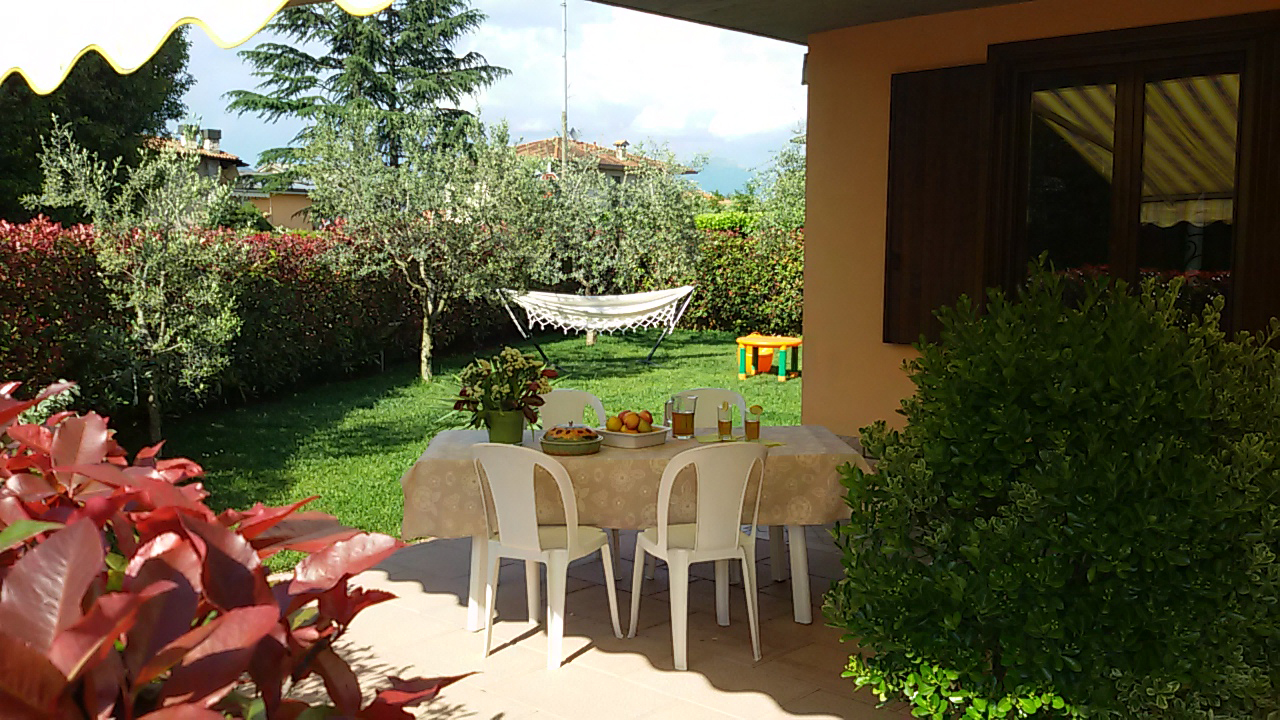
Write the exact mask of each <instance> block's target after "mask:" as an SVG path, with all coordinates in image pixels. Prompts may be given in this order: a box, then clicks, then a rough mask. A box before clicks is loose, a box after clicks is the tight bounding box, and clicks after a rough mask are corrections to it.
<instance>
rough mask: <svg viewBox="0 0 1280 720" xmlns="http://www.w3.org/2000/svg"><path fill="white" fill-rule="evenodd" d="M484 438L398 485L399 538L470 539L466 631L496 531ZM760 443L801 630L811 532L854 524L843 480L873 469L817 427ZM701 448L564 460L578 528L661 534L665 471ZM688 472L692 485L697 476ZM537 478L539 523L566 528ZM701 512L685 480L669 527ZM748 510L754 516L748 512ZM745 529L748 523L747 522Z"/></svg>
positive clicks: (529, 438) (456, 434) (479, 433)
mask: <svg viewBox="0 0 1280 720" xmlns="http://www.w3.org/2000/svg"><path fill="white" fill-rule="evenodd" d="M540 435H541V431H537V432H531V431H526V432H525V435H524V442H523V445H524V446H525V447H531V448H534V449H539V446H538V442H537V437H539V436H540ZM487 439H488V436H487V433H486V431H484V430H449V431H445V432H442V433H440V434H439V435H436V436H435V438H434V439H432V440H431V442H430V443H429V444H428V446H427V449H426V451H425V452H423V453H422V456H421V457H419V458H418V461H417V462H416V463H414V465H413V467H411V468H410V469H409V470H408V472H406V473H405V474H404V476H403V477H401V478H400V486H401V488H402V489H403V491H404V519H403V522H402V523H401V535H402V537H404V538H405V539H406V540H412V539H417V538H423V537H436V538H458V537H470V538H471V579H470V584H469V590H468V600H467V609H468V612H467V629H469V630H476V629H479V628H480V627H481V626H482V624H483V623H482V622H481V619H480V615H481V610H480V608H481V607H482V606H483V604H484V586H485V579H484V570H483V568H484V567H485V565H486V556H487V554H488V540H489V536H488V534H487V533H488V529H487V527H488V526H487V523H486V518H485V510H484V502H483V499H482V492H483V490H482V489H481V486H480V483H479V480H478V478H477V477H476V470H475V466H474V465H473V462H472V459H471V446H472V445H475V444H477V443H482V442H487ZM760 440H761V442H765V443H777V444H776V445H771V446H770V448H769V457H768V460H767V461H766V462H765V471H764V489H763V492H762V493H761V498H760V516H759V519H758V523H759V524H760V525H767V526H771V527H775V528H777V527H778V526H786V527H787V534H788V536H789V540H790V551H791V552H790V555H791V578H792V580H791V587H792V600H793V603H794V606H795V607H794V610H795V613H794V614H795V621H796V622H798V623H805V624H808V623H811V622H813V617H812V606H811V598H810V591H809V558H808V545H807V542H806V540H805V533H804V526H806V525H827V524H830V523H833V522H836V521H838V520H842V519H847V518H848V517H849V509H848V507H847V506H846V505H845V502H844V498H845V494H846V492H845V489H844V487H843V486H842V485H841V484H840V474H839V472H838V471H837V468H839V467H840V466H841V465H844V464H845V463H855V464H857V465H858V466H860V467H862V468H863V469H867V470H869V468H868V466H867V464H866V461H865V460H864V459H863V457H862V456H861V455H860V454H859V453H858V452H857V451H856V450H854V449H853V448H852V447H850V446H849V445H848V444H846V443H845V442H844V441H842V440H841V439H840V438H838V437H836V436H835V435H834V434H833V433H832V432H831V431H830V430H828V429H826V428H825V427H821V426H818V425H796V426H778V427H762V428H761V429H760ZM698 446H699V443H698V442H697V441H696V440H675V439H671V438H669V439H668V440H667V442H666V443H664V444H661V445H656V446H653V447H648V448H639V449H623V448H615V447H603V448H601V450H600V452H599V453H597V454H594V455H583V456H575V457H557V458H556V459H557V460H559V461H560V463H561V464H562V465H564V467H565V469H566V470H567V471H568V473H569V478H570V480H571V481H572V483H573V490H574V494H575V496H576V498H577V506H578V522H579V524H581V525H589V526H594V527H601V528H618V529H624V530H643V529H647V528H652V527H656V526H657V522H658V484H659V481H660V480H661V478H662V472H663V470H664V469H665V468H666V466H667V463H668V462H669V461H670V460H671V458H673V457H674V456H676V455H677V454H679V453H680V452H682V451H684V450H688V449H690V448H694V447H698ZM685 472H687V473H689V474H690V478H691V477H692V468H689V469H687V470H686V471H685ZM539 476H540V477H535V493H536V497H537V500H536V501H535V502H536V503H537V506H538V507H537V512H538V522H539V523H545V524H559V523H563V522H564V518H563V514H564V510H563V507H562V506H561V503H560V498H559V495H558V493H557V492H556V490H555V489H554V488H555V486H554V484H553V483H552V481H551V478H550V476H548V475H543V474H542V473H541V471H539ZM696 509H697V501H696V484H695V482H692V481H689V479H686V478H680V479H678V480H677V482H676V484H675V487H674V489H673V493H672V498H671V505H670V522H671V523H673V524H674V523H688V522H693V521H694V519H695V513H696ZM749 512H750V509H749V508H748V509H747V510H746V513H749ZM744 515H745V516H744V522H748V523H749V522H750V517H749V515H746V514H745V513H744ZM770 542H771V554H772V557H771V559H770V561H771V563H772V565H773V571H774V577H775V579H782V575H781V574H780V573H781V568H780V558H781V555H782V542H781V536H780V533H771V534H770ZM536 577H537V575H536V574H531V578H530V579H529V582H530V587H529V594H530V598H534V597H537V594H536V593H537V590H536V588H537V586H536V583H537V580H536Z"/></svg>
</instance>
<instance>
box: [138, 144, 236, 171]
mask: <svg viewBox="0 0 1280 720" xmlns="http://www.w3.org/2000/svg"><path fill="white" fill-rule="evenodd" d="M147 145H149V146H150V147H152V148H155V149H156V150H159V149H160V148H166V147H167V148H173V149H175V150H177V151H178V152H195V153H196V154H197V155H202V156H204V157H207V158H213V159H214V160H227V161H229V162H233V163H235V164H236V166H237V167H248V166H249V163H247V162H245V161H243V160H241V159H240V156H238V155H232V154H231V153H229V152H223V151H221V150H218V151H213V150H205V149H204V148H203V147H195V148H189V147H184V146H183V145H182V141H180V140H179V139H178V138H158V137H153V138H147Z"/></svg>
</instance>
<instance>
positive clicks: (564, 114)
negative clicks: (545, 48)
mask: <svg viewBox="0 0 1280 720" xmlns="http://www.w3.org/2000/svg"><path fill="white" fill-rule="evenodd" d="M560 29H561V30H562V31H563V33H562V35H563V39H564V55H563V58H564V109H563V110H561V111H560V170H561V171H564V170H565V169H566V167H567V166H568V165H569V0H560Z"/></svg>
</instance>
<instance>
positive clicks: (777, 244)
mask: <svg viewBox="0 0 1280 720" xmlns="http://www.w3.org/2000/svg"><path fill="white" fill-rule="evenodd" d="M693 280H694V282H696V283H698V289H697V291H696V292H695V293H694V296H693V301H692V302H690V304H689V309H688V310H687V311H685V316H684V320H683V321H682V323H681V325H682V326H684V327H687V328H692V329H697V330H730V331H733V332H737V333H743V334H746V333H750V332H759V333H764V334H767V335H768V334H772V335H799V334H800V333H801V332H802V329H803V324H804V323H803V319H804V315H803V310H804V233H803V231H797V232H795V233H790V234H782V233H772V234H764V235H761V236H757V237H748V236H744V235H742V234H740V233H736V232H729V231H705V234H704V237H703V239H702V242H701V244H700V247H699V251H698V265H697V269H696V272H695V277H694V279H693Z"/></svg>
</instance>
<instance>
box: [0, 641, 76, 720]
mask: <svg viewBox="0 0 1280 720" xmlns="http://www.w3.org/2000/svg"><path fill="white" fill-rule="evenodd" d="M5 629H6V630H8V629H9V628H7V627H6V628H5ZM66 686H67V679H66V678H65V677H63V676H62V673H60V672H58V668H56V667H54V666H53V663H51V662H49V659H48V658H46V657H45V656H44V655H43V654H42V653H40V652H38V651H36V650H35V648H32V647H31V646H30V645H28V644H26V643H24V642H22V641H21V640H19V639H18V638H16V637H13V636H11V635H6V634H5V633H3V632H0V710H2V711H3V717H4V718H6V720H8V719H9V718H39V719H44V718H48V717H49V716H51V715H53V709H54V707H56V706H57V704H58V697H59V696H60V695H61V694H62V691H63V689H64V688H66Z"/></svg>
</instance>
